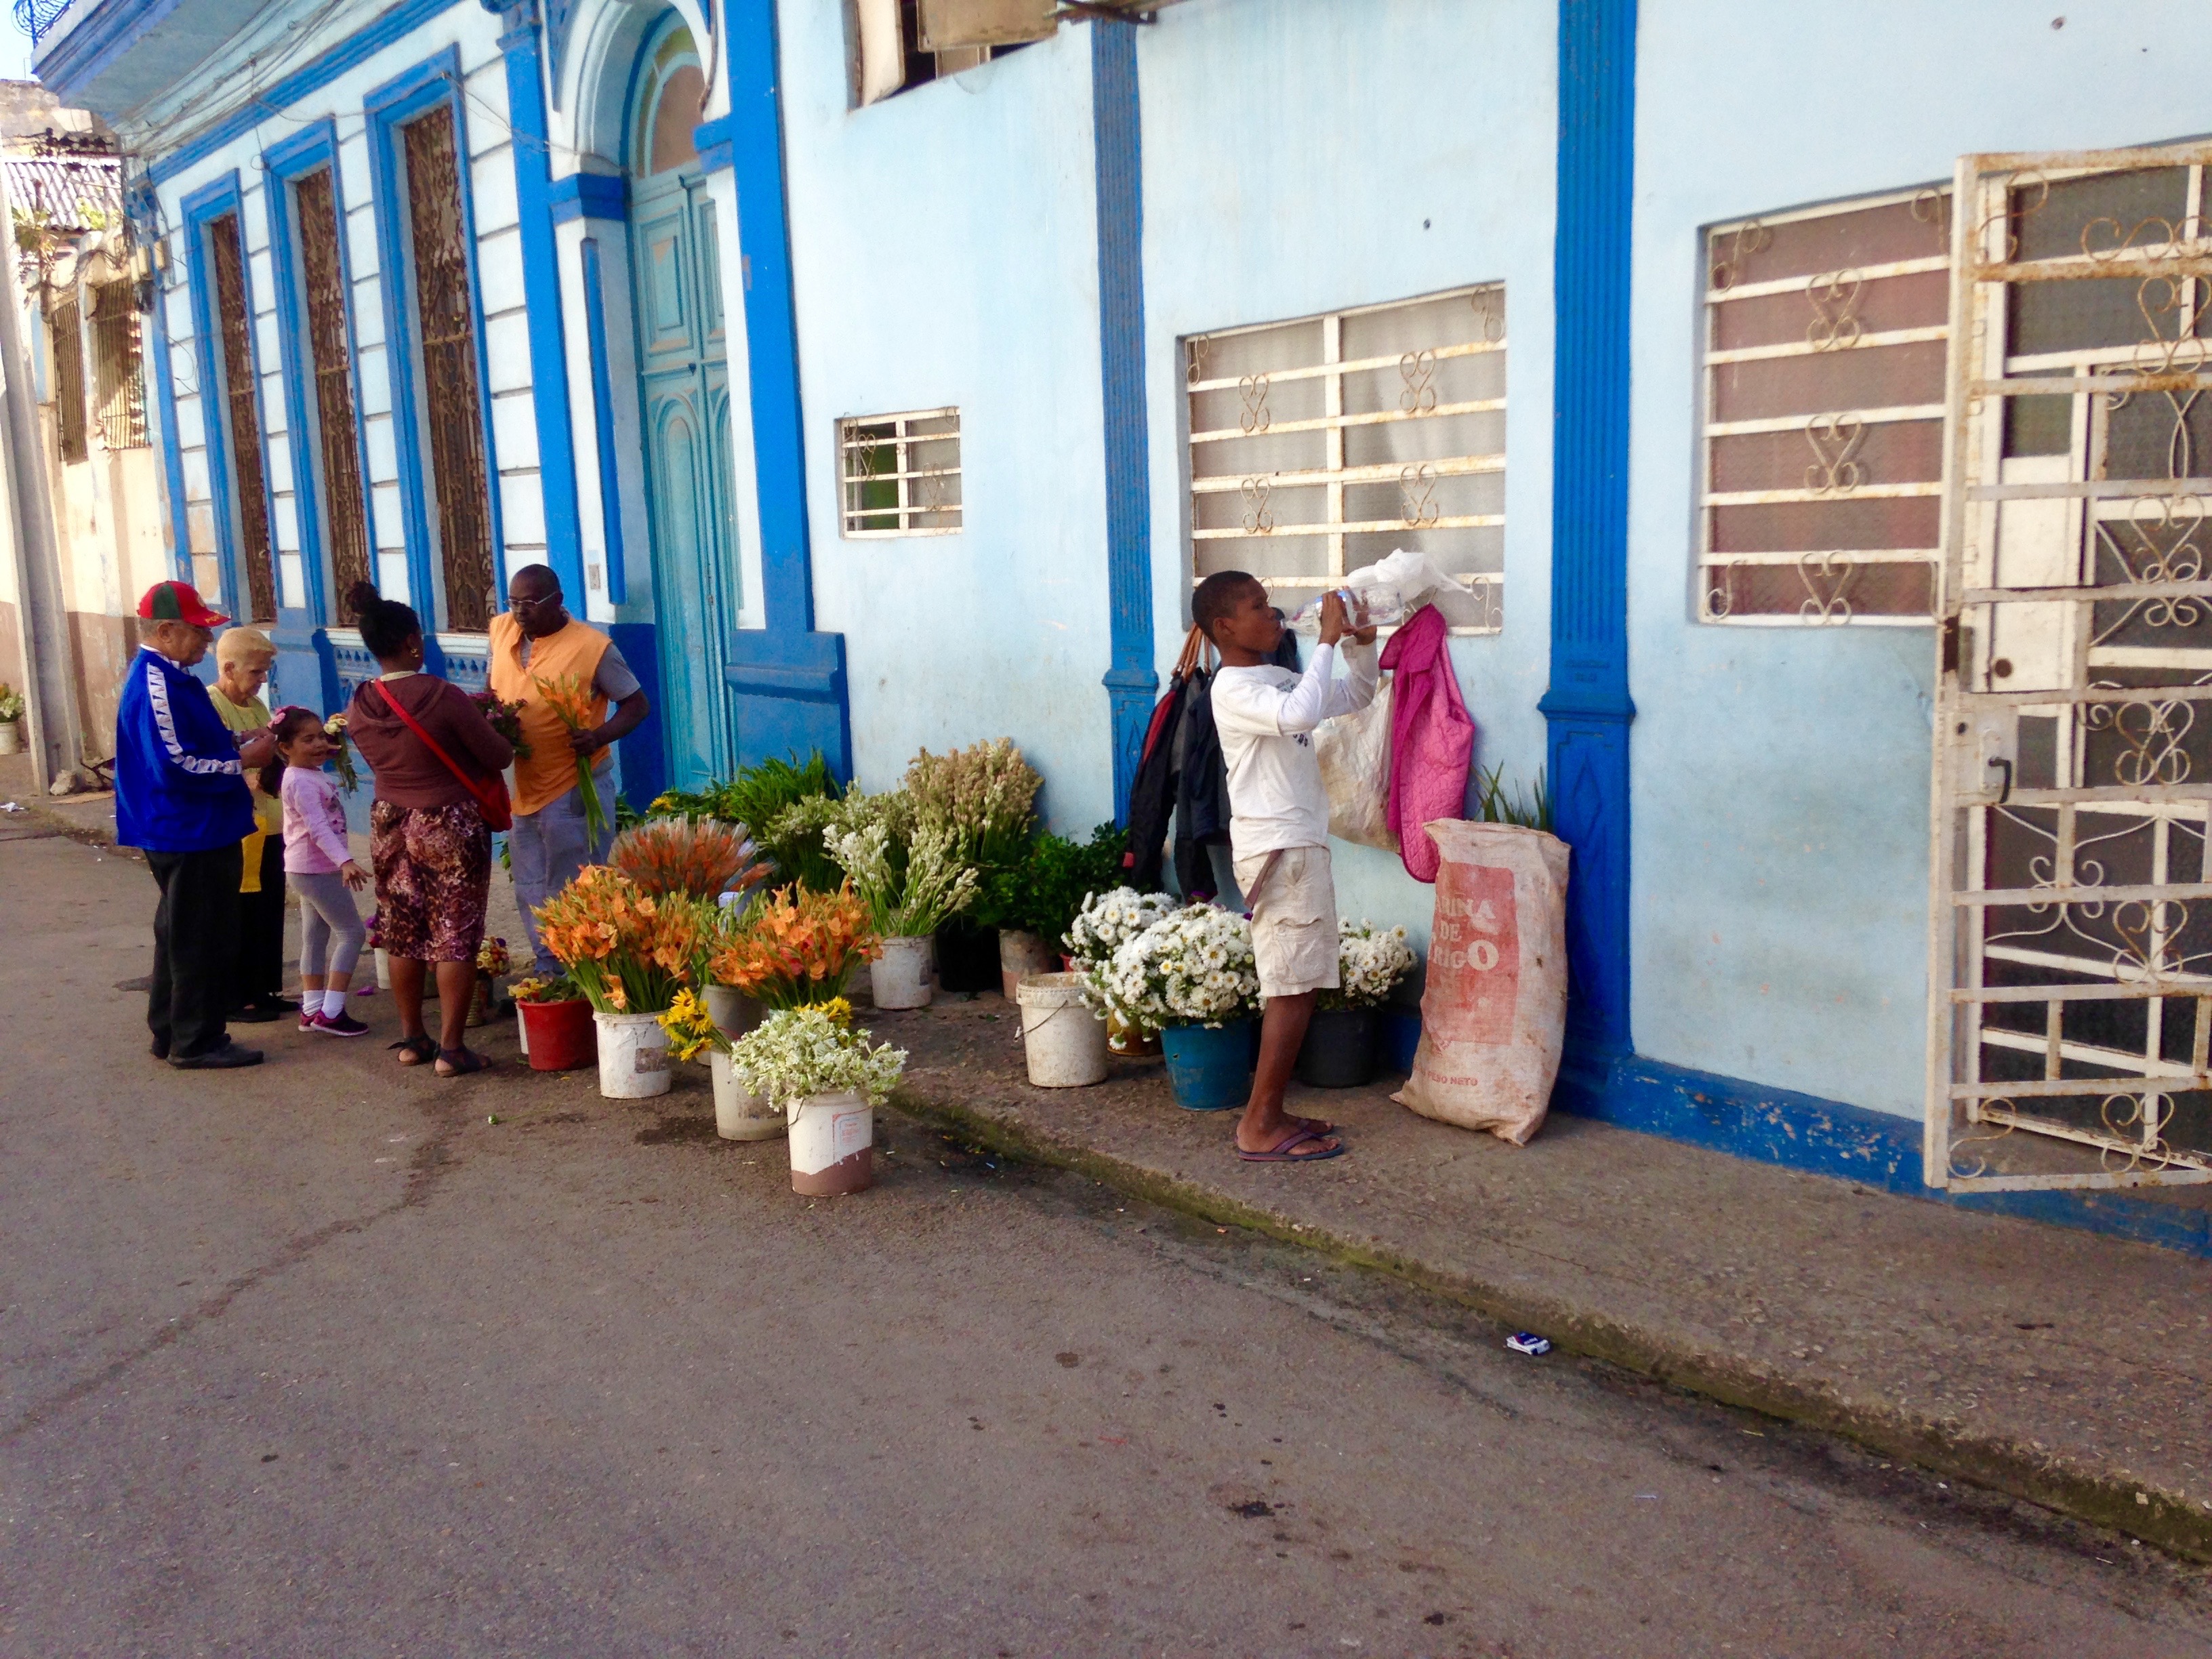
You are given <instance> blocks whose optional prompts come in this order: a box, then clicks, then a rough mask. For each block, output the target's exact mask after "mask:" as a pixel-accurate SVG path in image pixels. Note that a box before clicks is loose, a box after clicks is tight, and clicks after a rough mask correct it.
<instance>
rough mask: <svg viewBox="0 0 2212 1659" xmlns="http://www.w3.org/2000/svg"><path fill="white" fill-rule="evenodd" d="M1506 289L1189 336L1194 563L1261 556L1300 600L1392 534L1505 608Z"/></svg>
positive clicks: (1493, 606) (1276, 584) (1225, 565)
mask: <svg viewBox="0 0 2212 1659" xmlns="http://www.w3.org/2000/svg"><path fill="white" fill-rule="evenodd" d="M1505 353H1506V337H1505V289H1504V285H1503V284H1501V283H1491V284H1487V285H1485V286H1483V287H1480V288H1467V289H1455V290H1453V291H1452V292H1450V293H1448V294H1439V295H1431V296H1430V297H1428V298H1425V299H1419V300H1408V301H1402V302H1401V303H1398V304H1395V305H1387V306H1372V307H1367V308H1365V309H1364V310H1358V311H1342V312H1331V313H1328V314H1327V315H1325V316H1320V317H1308V318H1304V319H1300V320H1298V321H1297V322H1290V323H1269V324H1265V325H1261V326H1259V327H1256V328H1241V329H1231V330H1226V331H1223V332H1220V333H1218V334H1195V335H1192V336H1189V337H1187V338H1186V339H1185V340H1184V341H1183V367H1184V374H1183V378H1184V381H1185V392H1186V395H1187V397H1188V399H1189V411H1190V489H1191V499H1190V523H1191V540H1192V544H1193V548H1192V557H1191V566H1192V574H1193V576H1194V579H1203V578H1205V577H1206V576H1208V575H1211V574H1212V573H1213V572H1215V571H1217V570H1249V571H1250V572H1251V573H1252V574H1254V575H1255V576H1258V577H1259V578H1260V579H1261V580H1262V581H1264V582H1265V583H1266V584H1267V587H1268V589H1269V591H1270V592H1273V593H1275V594H1277V595H1278V596H1279V601H1278V602H1279V603H1281V604H1283V605H1284V606H1285V609H1295V608H1296V607H1297V606H1298V605H1303V604H1304V602H1305V601H1306V599H1309V598H1310V597H1311V595H1312V594H1313V593H1315V592H1318V591H1320V590H1321V589H1322V588H1326V587H1328V586H1333V585H1334V584H1335V583H1336V582H1338V581H1340V580H1342V578H1343V577H1344V575H1345V574H1346V572H1347V571H1350V570H1355V569H1358V568H1360V567H1362V566H1364V565H1370V564H1372V563H1374V562H1376V560H1377V559H1380V558H1382V557H1383V556H1384V555H1386V554H1388V553H1389V552H1390V551H1391V550H1393V549H1394V548H1400V547H1404V548H1412V549H1416V550H1420V551H1422V552H1425V553H1428V554H1429V555H1431V556H1432V557H1434V558H1435V560H1436V562H1437V564H1438V565H1439V566H1441V567H1442V568H1443V569H1445V570H1447V571H1449V573H1451V574H1453V575H1455V576H1456V577H1457V578H1458V579H1459V580H1461V581H1462V582H1463V583H1465V584H1466V586H1467V587H1468V591H1469V592H1471V593H1473V594H1474V596H1475V598H1476V599H1478V600H1480V602H1481V608H1480V620H1479V622H1478V623H1477V624H1476V625H1475V626H1474V627H1472V628H1460V629H1455V630H1454V631H1455V632H1459V633H1482V634H1494V633H1496V632H1497V631H1498V629H1500V628H1501V627H1503V626H1504V616H1505V612H1504V568H1505V565H1504V545H1505V544H1504V537H1505V529H1504V526H1505Z"/></svg>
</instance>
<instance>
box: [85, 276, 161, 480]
mask: <svg viewBox="0 0 2212 1659" xmlns="http://www.w3.org/2000/svg"><path fill="white" fill-rule="evenodd" d="M92 391H93V410H94V419H96V420H97V421H98V422H100V441H101V442H102V443H104V444H106V446H107V447H109V448H110V449H143V448H145V447H146V445H147V437H146V383H145V380H144V379H143V376H142V375H141V374H140V373H139V360H138V305H137V296H136V295H135V293H134V292H133V285H132V284H131V283H104V284H103V285H101V286H100V287H99V288H96V289H93V290H92Z"/></svg>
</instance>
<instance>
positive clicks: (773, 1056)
mask: <svg viewBox="0 0 2212 1659" xmlns="http://www.w3.org/2000/svg"><path fill="white" fill-rule="evenodd" d="M905 1066H906V1055H905V1054H904V1053H902V1051H901V1050H899V1049H896V1048H892V1047H891V1046H890V1044H889V1043H887V1042H886V1043H884V1044H882V1045H881V1046H880V1047H876V1048H871V1047H870V1046H869V1043H868V1033H867V1032H866V1031H864V1030H858V1029H857V1028H855V1027H854V1024H853V1023H852V1010H851V1008H850V1007H849V1006H840V1004H839V1003H830V1004H828V1005H826V1006H825V1005H823V1004H819V1003H817V1004H811V1005H809V1006H805V1007H799V1008H779V1009H777V1010H776V1011H775V1012H774V1013H771V1014H769V1016H768V1018H765V1019H763V1021H761V1023H760V1025H759V1027H758V1029H757V1030H751V1031H749V1032H747V1033H746V1034H745V1035H744V1036H742V1037H740V1038H738V1042H737V1044H736V1046H735V1048H733V1049H732V1069H733V1070H734V1072H735V1073H736V1075H737V1079H738V1083H739V1084H740V1085H743V1086H744V1087H745V1088H747V1089H750V1091H752V1092H753V1093H755V1094H757V1095H763V1096H765V1097H767V1098H769V1099H770V1100H772V1101H775V1103H777V1104H778V1105H779V1106H781V1108H782V1109H783V1110H784V1112H785V1114H786V1115H787V1117H788V1118H789V1120H790V1129H791V1190H792V1191H793V1192H795V1193H802V1194H805V1195H807V1196H808V1197H820V1196H825V1195H829V1194H838V1193H857V1192H860V1191H862V1190H864V1189H865V1188H868V1187H871V1186H872V1185H874V1184H875V1179H876V1171H875V1140H876V1127H875V1109H876V1108H877V1107H878V1106H879V1105H881V1104H882V1103H884V1101H885V1100H886V1099H888V1098H889V1097H890V1091H891V1089H892V1086H893V1085H895V1084H896V1083H897V1082H898V1079H899V1073H900V1072H901V1071H902V1070H903V1069H904V1067H905Z"/></svg>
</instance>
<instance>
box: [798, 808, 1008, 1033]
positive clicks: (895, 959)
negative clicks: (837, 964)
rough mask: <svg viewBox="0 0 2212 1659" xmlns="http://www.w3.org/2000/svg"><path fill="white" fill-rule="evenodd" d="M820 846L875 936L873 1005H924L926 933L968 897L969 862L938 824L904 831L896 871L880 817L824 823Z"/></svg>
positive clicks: (887, 828) (971, 889) (971, 883)
mask: <svg viewBox="0 0 2212 1659" xmlns="http://www.w3.org/2000/svg"><path fill="white" fill-rule="evenodd" d="M848 799H849V798H848ZM822 844H823V847H824V848H826V849H828V851H829V856H830V857H831V858H832V859H833V860H836V863H837V864H838V865H839V866H841V867H842V869H843V870H844V872H845V873H846V874H847V875H848V877H850V878H851V879H852V885H853V889H854V891H855V892H857V893H858V894H859V895H860V898H861V899H862V901H863V902H866V905H867V907H868V918H869V921H871V922H872V923H873V924H874V927H875V929H876V932H877V933H878V934H879V935H880V936H881V937H882V939H883V948H882V950H881V951H879V952H878V954H877V956H876V957H875V958H874V959H873V960H872V962H870V963H869V964H868V988H869V990H870V992H871V994H872V995H873V996H874V998H875V1003H876V1006H877V1007H878V1008H927V1006H929V998H930V979H929V951H930V939H931V936H932V935H933V934H934V933H936V932H937V931H938V929H939V925H940V924H941V923H943V922H945V921H948V920H949V919H950V918H951V916H952V915H954V914H955V913H956V912H957V911H959V910H961V909H962V908H965V907H966V906H967V905H968V904H969V902H971V901H972V900H973V899H974V898H975V866H973V865H971V864H963V863H962V862H961V861H960V860H959V859H958V858H957V856H956V855H955V854H954V853H953V850H952V831H951V829H950V828H949V827H948V826H946V825H944V824H941V823H926V824H922V825H920V826H919V827H917V828H915V829H914V830H913V831H912V833H911V836H909V838H908V842H907V844H906V846H905V847H904V848H902V849H897V850H902V851H903V852H904V854H905V860H904V863H905V868H904V869H903V870H900V869H898V868H896V865H895V860H894V857H893V854H894V850H895V849H894V848H893V846H892V837H891V824H890V821H888V817H884V818H878V820H877V821H876V822H874V823H866V824H863V825H862V826H861V827H860V828H858V829H836V828H832V829H829V830H828V831H826V832H825V833H824V834H823V837H822Z"/></svg>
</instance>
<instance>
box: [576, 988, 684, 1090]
mask: <svg viewBox="0 0 2212 1659" xmlns="http://www.w3.org/2000/svg"><path fill="white" fill-rule="evenodd" d="M592 1022H593V1024H596V1025H598V1027H599V1092H600V1093H601V1094H603V1095H605V1097H607V1098H608V1099H609V1100H643V1099H645V1098H646V1097H647V1096H650V1095H665V1094H666V1093H667V1092H668V1033H667V1032H665V1031H664V1030H661V1029H660V1021H659V1018H657V1017H655V1016H654V1015H652V1014H605V1013H600V1012H597V1011H596V1010H595V1011H594V1012H592Z"/></svg>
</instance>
